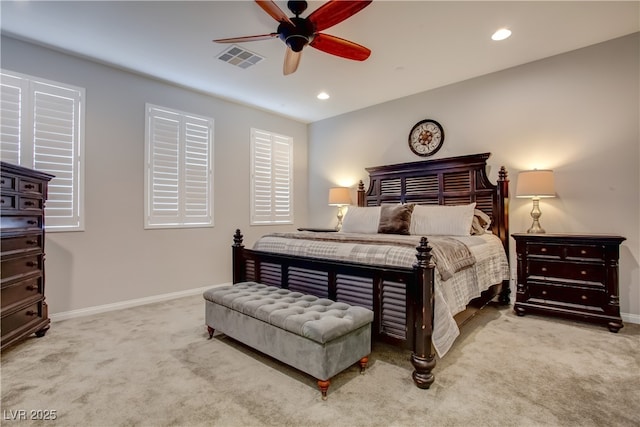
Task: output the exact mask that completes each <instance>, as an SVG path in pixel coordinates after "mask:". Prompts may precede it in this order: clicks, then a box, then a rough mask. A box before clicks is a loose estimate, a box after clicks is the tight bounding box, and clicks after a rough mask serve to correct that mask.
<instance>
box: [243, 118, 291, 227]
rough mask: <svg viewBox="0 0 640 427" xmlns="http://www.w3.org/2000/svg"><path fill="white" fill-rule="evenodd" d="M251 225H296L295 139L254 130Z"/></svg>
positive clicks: (252, 131)
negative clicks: (294, 185)
mask: <svg viewBox="0 0 640 427" xmlns="http://www.w3.org/2000/svg"><path fill="white" fill-rule="evenodd" d="M251 153H252V159H251V160H252V161H251V224H253V225H258V224H291V223H293V139H292V138H290V137H287V136H282V135H277V134H273V133H270V132H265V131H261V130H258V129H251Z"/></svg>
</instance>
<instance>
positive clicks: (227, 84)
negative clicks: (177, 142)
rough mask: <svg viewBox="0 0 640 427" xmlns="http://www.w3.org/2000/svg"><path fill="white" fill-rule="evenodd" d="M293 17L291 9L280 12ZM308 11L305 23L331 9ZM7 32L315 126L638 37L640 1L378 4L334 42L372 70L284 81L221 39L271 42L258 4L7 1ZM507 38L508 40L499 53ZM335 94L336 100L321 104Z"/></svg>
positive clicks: (312, 72) (337, 67)
mask: <svg viewBox="0 0 640 427" xmlns="http://www.w3.org/2000/svg"><path fill="white" fill-rule="evenodd" d="M276 3H277V4H278V5H279V6H280V8H281V9H282V10H283V11H285V12H287V15H289V16H292V15H291V14H290V13H289V10H288V9H287V6H286V1H276ZM323 3H324V2H323V1H312V2H309V8H308V9H307V11H306V12H305V13H303V14H302V16H303V17H305V16H307V15H308V14H309V13H311V11H313V10H315V9H317V8H318V7H319V6H320V5H322V4H323ZM1 26H2V33H3V34H5V35H9V36H12V37H16V38H20V39H26V40H29V41H34V42H37V43H40V44H44V45H46V46H50V47H54V48H57V49H60V50H63V51H67V52H72V53H75V54H79V55H82V56H85V57H89V58H93V59H96V60H98V61H101V62H104V63H108V64H112V65H115V66H118V67H122V68H125V69H128V70H132V71H135V72H139V73H143V74H145V75H149V76H153V77H156V78H159V79H162V80H167V81H170V82H174V83H176V84H179V85H182V86H186V87H189V88H194V89H197V90H200V91H203V92H206V93H210V94H213V95H216V96H219V97H222V98H225V99H229V100H234V101H237V102H240V103H243V104H246V105H251V106H254V107H257V108H261V109H266V110H269V111H275V112H277V113H279V114H282V115H285V116H287V117H292V118H295V119H297V120H300V121H302V122H313V121H317V120H321V119H324V118H328V117H332V116H335V115H338V114H342V113H346V112H349V111H354V110H357V109H361V108H365V107H368V106H371V105H375V104H378V103H381V102H385V101H389V100H392V99H397V98H401V97H404V96H407V95H411V94H414V93H419V92H423V91H425V90H429V89H433V88H436V87H440V86H443V85H447V84H450V83H455V82H458V81H462V80H466V79H469V78H472V77H476V76H480V75H483V74H487V73H491V72H494V71H498V70H502V69H505V68H509V67H513V66H516V65H519V64H523V63H527V62H530V61H534V60H537V59H541V58H545V57H548V56H551V55H556V54H559V53H563V52H567V51H570V50H574V49H578V48H581V47H584V46H588V45H591V44H595V43H598V42H602V41H605V40H610V39H613V38H616V37H620V36H623V35H626V34H630V33H634V32H637V31H640V1H622V2H612V1H603V2H594V1H569V2H559V1H546V2H545V1H532V2H521V1H513V2H508V1H498V2H484V1H469V2H460V1H446V2H433V1H380V0H374V2H373V3H372V4H371V5H369V6H368V7H366V8H365V9H363V10H362V11H361V12H359V13H357V14H356V15H354V16H352V17H351V18H349V19H347V20H346V21H344V22H342V23H340V24H338V25H335V26H334V27H331V28H329V29H327V30H325V31H324V32H325V33H328V34H332V35H335V36H338V37H342V38H345V39H348V40H351V41H354V42H356V43H359V44H362V45H364V46H366V47H368V48H370V49H371V51H372V54H371V56H370V58H369V59H368V60H366V61H364V62H357V61H350V60H346V59H342V58H338V57H335V56H332V55H329V54H326V53H324V52H321V51H318V50H316V49H314V48H311V47H309V46H307V47H306V48H305V50H304V53H303V56H302V61H301V63H300V67H299V68H298V71H297V72H296V73H294V74H292V75H289V76H283V75H282V62H283V59H284V52H285V45H284V44H283V42H282V41H280V40H279V39H277V38H276V39H270V40H263V41H255V42H249V43H243V44H242V45H241V47H242V48H244V49H248V50H250V51H252V52H255V53H257V54H259V55H261V56H264V57H265V58H266V60H264V61H261V62H260V63H258V64H257V65H255V66H253V67H251V68H248V69H241V68H238V67H234V66H232V65H229V64H227V63H225V62H223V61H221V60H218V59H217V58H216V56H217V55H218V54H219V53H221V52H222V51H223V50H224V49H226V48H227V47H229V45H223V44H217V43H213V42H212V41H211V40H212V39H215V38H225V37H235V36H248V35H256V34H265V33H270V32H274V31H275V30H276V28H277V22H276V21H275V20H273V19H272V18H271V17H270V16H269V15H267V14H266V13H265V12H264V11H263V10H262V9H261V8H260V7H258V5H256V4H254V2H252V1H248V0H244V1H194V2H187V1H177V2H168V1H140V2H132V1H106V2H97V1H82V2H76V1H70V2H57V1H25V0H21V1H7V0H2V1H1ZM500 27H507V28H509V29H511V31H512V32H513V35H512V36H511V38H509V39H507V40H505V41H502V42H494V41H492V40H491V39H490V36H491V34H492V33H493V32H494V31H495V30H497V29H498V28H500ZM320 91H327V92H328V93H329V94H330V95H331V98H330V99H329V100H327V101H319V100H317V99H316V94H317V93H318V92H320Z"/></svg>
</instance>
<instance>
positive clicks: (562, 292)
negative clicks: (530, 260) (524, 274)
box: [529, 282, 607, 307]
mask: <svg viewBox="0 0 640 427" xmlns="http://www.w3.org/2000/svg"><path fill="white" fill-rule="evenodd" d="M529 297H530V298H536V299H541V300H546V301H557V302H565V303H570V304H578V305H588V306H594V307H602V306H603V305H605V304H607V294H606V292H604V290H601V291H599V290H595V289H588V288H581V287H577V286H576V287H571V286H561V285H553V284H548V283H533V282H531V283H530V284H529Z"/></svg>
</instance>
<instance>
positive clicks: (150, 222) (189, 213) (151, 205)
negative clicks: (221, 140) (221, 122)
mask: <svg viewBox="0 0 640 427" xmlns="http://www.w3.org/2000/svg"><path fill="white" fill-rule="evenodd" d="M145 118H146V129H145V131H146V136H145V164H146V167H145V169H146V173H145V228H181V227H212V226H213V194H212V192H213V191H212V189H213V119H210V118H207V117H200V116H196V115H194V114H189V113H184V112H180V111H175V110H171V109H169V108H164V107H158V106H155V105H151V104H147V105H146V117H145Z"/></svg>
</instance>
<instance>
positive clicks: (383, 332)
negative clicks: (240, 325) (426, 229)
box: [232, 229, 436, 388]
mask: <svg viewBox="0 0 640 427" xmlns="http://www.w3.org/2000/svg"><path fill="white" fill-rule="evenodd" d="M232 257H233V283H239V282H245V281H256V282H259V283H264V284H267V285H271V286H278V287H281V288H284V289H289V290H292V291H297V292H302V293H306V294H311V295H315V296H317V297H320V298H329V299H331V300H334V301H338V302H345V303H348V304H351V305H359V306H362V307H365V308H368V309H370V310H372V311H373V312H374V321H373V325H372V334H373V339H375V340H378V341H382V342H387V343H390V344H393V345H397V346H401V347H404V348H407V349H410V350H411V351H412V354H411V363H412V365H413V367H414V372H413V375H412V376H413V380H414V382H415V384H416V386H418V387H420V388H429V387H430V386H431V384H432V383H433V381H434V375H433V373H432V370H433V368H434V367H435V364H436V362H435V351H434V348H433V345H432V341H431V337H432V333H433V313H434V311H433V303H434V298H433V292H434V283H435V270H434V269H435V265H434V263H433V261H432V255H431V247H430V246H429V244H428V241H427V238H426V237H423V238H422V239H421V241H420V244H419V245H418V246H417V247H416V263H415V264H414V266H413V268H400V267H385V266H373V265H364V264H356V263H349V262H342V261H329V260H322V259H310V258H304V257H296V256H290V255H282V254H275V253H267V252H261V251H254V250H252V249H246V248H245V247H244V244H243V235H242V233H241V231H240V230H239V229H238V230H236V232H235V234H234V236H233V247H232Z"/></svg>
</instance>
